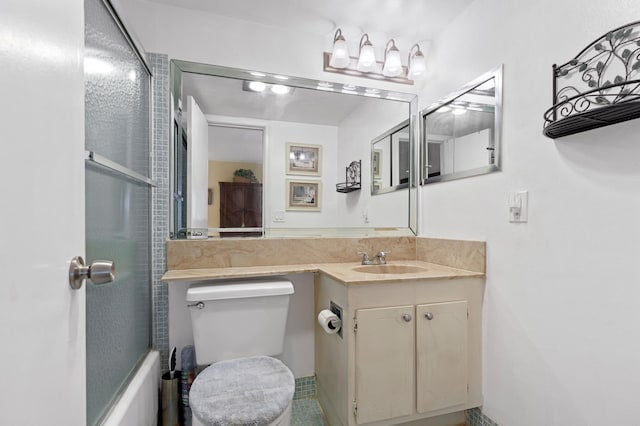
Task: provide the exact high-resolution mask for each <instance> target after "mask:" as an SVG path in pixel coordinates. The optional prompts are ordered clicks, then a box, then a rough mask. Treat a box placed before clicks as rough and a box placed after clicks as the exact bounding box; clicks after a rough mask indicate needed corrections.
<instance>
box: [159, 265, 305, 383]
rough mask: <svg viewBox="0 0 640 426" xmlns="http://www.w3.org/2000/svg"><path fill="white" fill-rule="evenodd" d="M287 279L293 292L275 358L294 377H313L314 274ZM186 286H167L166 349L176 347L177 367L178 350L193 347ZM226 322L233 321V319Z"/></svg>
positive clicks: (181, 284)
mask: <svg viewBox="0 0 640 426" xmlns="http://www.w3.org/2000/svg"><path fill="white" fill-rule="evenodd" d="M286 278H287V279H289V280H291V282H293V288H294V293H293V294H292V295H291V299H290V300H289V315H288V317H287V328H286V332H285V341H284V352H283V353H282V355H280V356H278V358H280V359H281V360H282V362H284V363H285V364H286V365H287V366H288V367H289V368H290V369H291V371H292V372H293V375H294V376H295V377H308V376H313V375H314V373H315V369H314V366H315V355H314V349H313V344H314V338H313V331H314V320H315V315H313V310H314V304H313V274H296V275H289V276H286ZM189 284H190V283H172V284H169V347H173V346H175V347H177V348H178V351H177V352H178V358H177V361H176V362H177V364H176V365H177V366H178V368H180V365H181V362H182V360H181V358H180V351H181V350H182V348H183V347H185V346H186V345H193V329H192V327H191V316H190V313H189V308H187V302H186V301H185V298H186V294H187V289H188V288H189ZM229 321H230V322H233V319H229Z"/></svg>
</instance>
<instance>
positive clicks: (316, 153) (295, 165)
mask: <svg viewBox="0 0 640 426" xmlns="http://www.w3.org/2000/svg"><path fill="white" fill-rule="evenodd" d="M286 154H287V158H286V163H287V174H288V175H308V176H320V173H321V171H322V168H321V161H322V158H321V157H322V147H321V146H320V145H304V144H300V143H287V152H286Z"/></svg>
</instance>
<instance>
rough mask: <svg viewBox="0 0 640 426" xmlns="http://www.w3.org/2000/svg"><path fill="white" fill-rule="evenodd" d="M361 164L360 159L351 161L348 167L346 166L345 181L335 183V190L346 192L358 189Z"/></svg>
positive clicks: (359, 186)
mask: <svg viewBox="0 0 640 426" xmlns="http://www.w3.org/2000/svg"><path fill="white" fill-rule="evenodd" d="M361 164H362V161H361V160H358V161H352V162H351V164H349V167H346V171H345V181H344V182H341V183H337V184H336V191H338V192H343V193H347V192H353V191H359V190H360V188H361V187H362V185H361V182H362V181H361V174H360V166H361Z"/></svg>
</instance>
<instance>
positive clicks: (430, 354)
mask: <svg viewBox="0 0 640 426" xmlns="http://www.w3.org/2000/svg"><path fill="white" fill-rule="evenodd" d="M467 312H468V311H467V301H466V300H462V301H455V302H446V303H432V304H427V305H417V306H416V357H417V359H416V369H417V409H418V413H426V412H428V411H433V410H438V409H440V408H445V407H451V406H453V405H458V404H464V403H466V402H467V400H468V383H469V381H468V368H469V366H468V340H467V335H468V315H467Z"/></svg>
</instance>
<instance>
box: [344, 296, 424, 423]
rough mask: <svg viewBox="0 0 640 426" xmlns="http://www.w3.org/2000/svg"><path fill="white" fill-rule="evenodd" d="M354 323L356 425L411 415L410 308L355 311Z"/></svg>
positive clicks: (412, 329) (412, 340)
mask: <svg viewBox="0 0 640 426" xmlns="http://www.w3.org/2000/svg"><path fill="white" fill-rule="evenodd" d="M356 323H357V331H356V333H355V346H356V349H355V361H356V363H355V367H356V374H355V376H356V407H357V414H356V420H357V423H358V424H361V423H368V422H373V421H377V420H384V419H391V418H394V417H400V416H406V415H410V414H413V410H414V403H413V402H414V401H415V391H414V389H415V368H414V361H415V355H414V354H415V327H414V323H415V319H414V307H413V306H412V305H408V306H394V307H390V308H374V309H359V310H357V311H356Z"/></svg>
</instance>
